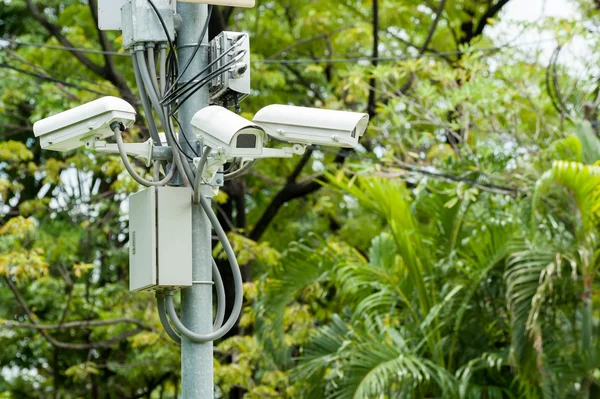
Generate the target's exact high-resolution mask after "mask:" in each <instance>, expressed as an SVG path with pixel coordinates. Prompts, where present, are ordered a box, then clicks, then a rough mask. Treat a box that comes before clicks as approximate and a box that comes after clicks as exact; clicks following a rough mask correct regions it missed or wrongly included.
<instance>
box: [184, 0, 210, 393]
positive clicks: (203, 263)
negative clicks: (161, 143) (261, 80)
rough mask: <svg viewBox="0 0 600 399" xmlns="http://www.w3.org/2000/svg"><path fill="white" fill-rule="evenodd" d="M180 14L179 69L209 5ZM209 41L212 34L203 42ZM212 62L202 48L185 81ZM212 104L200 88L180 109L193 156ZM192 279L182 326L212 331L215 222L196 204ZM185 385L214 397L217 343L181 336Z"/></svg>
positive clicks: (190, 390) (186, 7)
mask: <svg viewBox="0 0 600 399" xmlns="http://www.w3.org/2000/svg"><path fill="white" fill-rule="evenodd" d="M177 13H178V14H179V15H180V16H181V25H180V28H179V30H178V32H177V47H178V49H179V50H178V57H179V67H180V69H181V68H183V66H184V65H185V64H186V63H187V61H188V59H189V58H190V56H191V55H192V52H193V51H194V47H195V45H196V43H197V42H198V37H199V36H200V33H201V32H202V28H203V27H204V24H205V23H206V17H207V14H208V6H207V5H205V4H193V3H182V2H177ZM207 41H208V34H207V35H206V38H205V39H204V42H205V43H206V42H207ZM207 64H208V51H207V47H206V46H203V47H202V48H201V49H200V51H198V54H197V55H196V56H195V57H194V60H193V61H192V63H191V64H190V66H189V67H188V69H187V71H186V72H185V74H184V76H183V77H182V78H181V79H180V80H181V82H180V84H182V83H185V82H186V80H187V79H188V78H190V77H191V76H193V75H194V74H196V73H198V71H200V70H201V69H202V68H203V67H204V66H206V65H207ZM207 105H208V88H207V87H205V88H203V89H201V90H198V92H196V94H195V95H194V96H192V97H190V98H189V99H188V100H187V101H186V102H185V103H184V104H183V105H182V106H181V108H180V110H179V121H180V122H181V125H182V126H181V127H182V131H180V132H179V134H180V135H183V134H185V135H186V137H187V139H188V140H187V141H186V140H185V139H184V138H183V137H179V143H180V144H181V147H182V148H183V150H184V151H185V152H186V153H187V154H188V155H190V156H192V154H193V152H192V150H191V148H190V147H189V145H188V144H187V142H188V141H189V142H190V143H192V145H194V143H196V142H197V140H196V138H195V137H194V136H193V134H192V126H191V123H190V122H191V120H192V116H193V115H194V114H195V113H196V111H198V110H199V109H201V108H203V107H206V106H207ZM192 251H193V254H192V268H193V271H192V280H193V281H194V282H196V283H195V284H193V285H192V287H190V288H186V289H183V290H181V308H182V314H183V323H184V324H185V325H186V326H188V328H189V329H190V330H192V331H194V332H197V333H210V332H212V285H210V284H206V283H204V284H203V283H202V282H208V281H212V269H211V268H212V264H211V228H210V222H209V220H208V218H207V216H206V214H205V213H204V211H203V210H202V208H201V207H200V206H199V205H196V204H194V209H193V211H192ZM181 386H182V394H183V398H184V399H213V398H214V379H213V344H212V342H207V343H205V344H199V343H194V342H192V341H190V340H189V339H187V338H186V337H185V336H184V335H182V336H181Z"/></svg>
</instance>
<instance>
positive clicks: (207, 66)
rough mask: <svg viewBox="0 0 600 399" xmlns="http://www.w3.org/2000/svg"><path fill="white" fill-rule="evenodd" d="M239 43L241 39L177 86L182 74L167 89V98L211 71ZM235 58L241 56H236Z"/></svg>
mask: <svg viewBox="0 0 600 399" xmlns="http://www.w3.org/2000/svg"><path fill="white" fill-rule="evenodd" d="M240 36H243V37H244V38H245V37H246V35H240ZM239 43H241V40H240V39H237V40H236V42H235V43H234V44H233V45H232V46H231V47H229V48H228V49H227V50H226V51H224V52H223V53H222V54H221V55H219V56H218V57H217V58H215V59H214V60H212V61H211V62H210V63H209V64H208V65H206V66H205V67H204V68H202V70H201V71H200V72H198V73H197V74H196V75H194V76H193V77H191V78H190V79H189V80H188V81H187V82H185V83H184V84H182V85H181V86H180V87H176V84H177V83H178V82H179V79H180V78H181V76H182V75H181V74H180V75H179V76H178V77H177V80H176V81H175V82H174V83H173V85H172V86H171V88H170V89H169V90H167V94H165V98H163V100H164V99H166V98H167V97H170V96H171V95H173V94H175V93H176V92H179V91H180V90H182V89H183V88H185V87H186V86H187V85H190V84H193V83H194V81H195V80H196V79H198V78H200V77H201V76H202V75H203V74H204V73H206V71H209V70H210V68H211V67H212V66H213V65H214V64H216V63H217V62H219V61H220V60H222V59H223V57H225V56H226V55H228V54H229V53H230V52H231V51H233V50H234V49H235V48H237V47H238V46H239ZM234 58H239V57H237V55H236V57H234Z"/></svg>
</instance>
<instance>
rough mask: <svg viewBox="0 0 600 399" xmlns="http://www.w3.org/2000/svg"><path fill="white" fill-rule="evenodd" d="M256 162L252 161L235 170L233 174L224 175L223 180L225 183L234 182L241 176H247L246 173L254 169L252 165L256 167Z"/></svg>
mask: <svg viewBox="0 0 600 399" xmlns="http://www.w3.org/2000/svg"><path fill="white" fill-rule="evenodd" d="M254 162H256V160H255V159H253V160H252V161H249V162H247V163H246V164H244V166H242V167H241V168H239V169H237V170H234V171H233V172H231V173H228V174H226V175H224V176H223V179H224V180H225V181H227V180H232V179H235V178H236V177H240V176H243V175H245V174H246V173H248V171H249V170H250V168H251V167H252V165H254Z"/></svg>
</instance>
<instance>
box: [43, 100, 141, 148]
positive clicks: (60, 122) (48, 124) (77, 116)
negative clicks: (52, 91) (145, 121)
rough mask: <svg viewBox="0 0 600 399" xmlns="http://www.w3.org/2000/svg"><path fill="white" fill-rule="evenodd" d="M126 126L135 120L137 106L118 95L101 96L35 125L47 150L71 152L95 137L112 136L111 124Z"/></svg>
mask: <svg viewBox="0 0 600 399" xmlns="http://www.w3.org/2000/svg"><path fill="white" fill-rule="evenodd" d="M113 122H120V123H122V124H123V125H124V126H125V127H126V128H127V127H129V126H131V125H133V123H134V122H135V109H133V107H132V106H131V104H129V103H128V102H127V101H125V100H122V99H120V98H117V97H112V96H108V97H102V98H100V99H98V100H94V101H91V102H89V103H87V104H83V105H80V106H78V107H75V108H72V109H70V110H68V111H64V112H61V113H58V114H56V115H53V116H50V117H48V118H45V119H42V120H39V121H37V122H35V123H34V124H33V134H34V135H35V137H39V138H40V145H41V147H42V148H43V149H45V150H53V151H60V152H65V151H71V150H74V149H76V148H79V147H83V146H85V145H86V143H87V142H88V141H89V140H90V139H92V138H94V139H102V138H105V137H109V136H112V135H113V134H114V133H113V131H112V130H111V128H110V125H111V123H113Z"/></svg>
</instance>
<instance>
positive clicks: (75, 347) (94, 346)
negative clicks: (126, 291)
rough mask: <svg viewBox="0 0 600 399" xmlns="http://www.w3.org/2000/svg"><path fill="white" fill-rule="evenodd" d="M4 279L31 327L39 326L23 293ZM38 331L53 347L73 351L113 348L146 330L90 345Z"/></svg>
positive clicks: (133, 331) (6, 278)
mask: <svg viewBox="0 0 600 399" xmlns="http://www.w3.org/2000/svg"><path fill="white" fill-rule="evenodd" d="M3 279H4V281H5V282H6V285H8V288H9V289H10V290H11V291H12V293H13V295H14V296H15V298H16V299H17V302H18V303H19V305H20V306H21V308H22V309H23V311H24V312H25V314H26V315H27V318H28V319H29V321H30V322H31V323H32V324H31V326H39V324H37V323H36V321H35V319H36V316H35V314H34V313H33V312H32V311H31V309H30V308H29V306H27V303H25V300H24V299H23V297H22V296H21V293H20V292H19V290H18V289H17V287H16V286H15V285H14V284H13V283H12V281H10V279H9V278H8V277H6V276H3ZM37 330H38V331H39V332H40V334H41V335H42V337H44V339H46V341H48V342H49V343H50V345H52V346H54V347H56V348H61V349H72V350H90V349H98V348H111V347H112V346H113V345H114V344H116V343H118V342H120V341H122V340H124V339H127V338H129V337H131V336H133V335H135V334H137V333H139V332H141V331H144V328H136V329H133V330H129V331H126V332H124V333H122V334H120V335H117V336H116V337H114V338H111V339H109V340H106V341H101V342H95V343H89V344H79V343H68V342H61V341H58V340H56V339H54V338H53V337H52V336H51V335H50V334H48V332H47V331H46V329H45V328H41V329H39V328H38V329H37Z"/></svg>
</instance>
